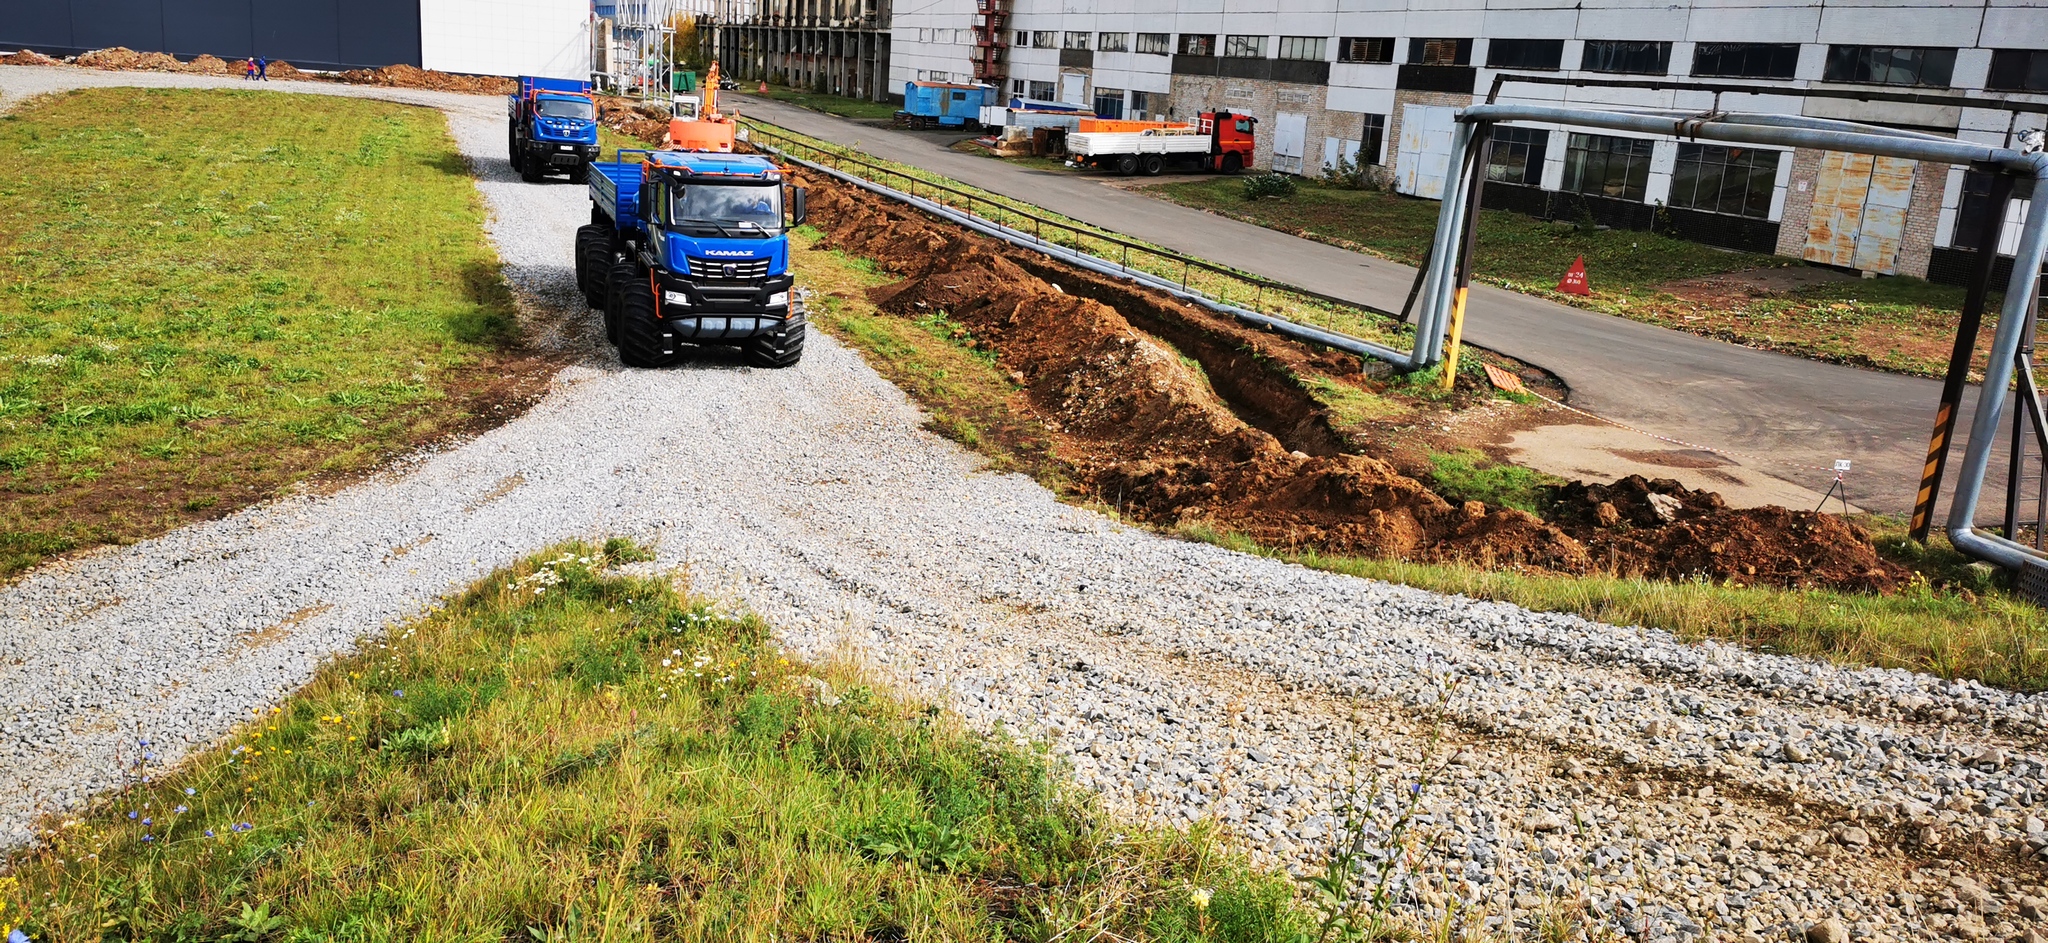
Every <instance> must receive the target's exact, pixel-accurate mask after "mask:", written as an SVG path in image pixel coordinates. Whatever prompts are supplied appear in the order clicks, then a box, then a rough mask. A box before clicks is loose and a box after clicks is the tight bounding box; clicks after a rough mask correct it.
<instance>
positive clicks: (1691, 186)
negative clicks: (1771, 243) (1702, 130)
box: [1671, 143, 1778, 219]
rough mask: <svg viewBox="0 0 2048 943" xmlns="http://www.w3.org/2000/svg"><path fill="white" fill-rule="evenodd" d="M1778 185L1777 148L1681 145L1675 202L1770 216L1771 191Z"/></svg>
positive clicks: (1674, 170) (1673, 183) (1674, 177)
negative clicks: (1771, 149)
mask: <svg viewBox="0 0 2048 943" xmlns="http://www.w3.org/2000/svg"><path fill="white" fill-rule="evenodd" d="M1777 187H1778V152H1777V151H1765V150H1758V149H1756V148H1754V147H1723V146H1721V145H1718V144H1684V143H1681V144H1679V145H1678V163H1677V165H1676V166H1674V167H1673V168H1672V169H1671V205H1672V206H1682V207H1685V208H1686V209H1691V210H1702V211H1705V212H1708V213H1726V214H1728V215H1729V216H1748V217H1751V218H1754V219H1769V218H1770V215H1771V192H1772V191H1773V190H1776V189H1777Z"/></svg>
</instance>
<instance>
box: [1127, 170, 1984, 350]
mask: <svg viewBox="0 0 2048 943" xmlns="http://www.w3.org/2000/svg"><path fill="white" fill-rule="evenodd" d="M1143 192H1148V193H1153V194H1156V195H1158V196H1162V197H1165V198H1167V199H1169V200H1172V201H1174V202H1177V203H1181V204H1184V205H1187V206H1193V207H1198V208H1201V209H1206V210H1210V211H1212V212H1216V213H1220V214H1223V215H1227V216H1231V217H1234V218H1238V219H1242V220H1245V221H1247V222H1252V223H1257V224H1259V225H1261V226H1266V227H1269V228H1272V229H1278V230H1282V231H1284V232H1291V233H1297V234H1301V235H1306V236H1309V237H1310V238H1315V239H1318V240H1320V241H1324V242H1330V243H1333V244H1336V245H1340V246H1344V247H1346V248H1351V249H1357V250H1361V251H1365V252H1370V253H1372V254H1374V255H1378V256H1382V257H1384V258H1389V259H1394V260H1396V261H1400V262H1405V263H1408V264H1417V263H1419V262H1420V261H1421V259H1422V255H1423V253H1424V252H1426V251H1427V250H1428V248H1429V242H1430V239H1431V236H1432V234H1433V233H1434V232H1435V231H1436V222H1437V212H1438V210H1439V208H1440V207H1441V204H1439V203H1437V202H1436V201H1434V200H1419V199H1413V198H1410V197H1404V196H1400V195H1397V194H1393V193H1386V192H1381V191H1376V190H1359V189H1346V188H1341V187H1318V186H1303V187H1300V188H1299V189H1298V190H1297V192H1296V193H1295V195H1294V196H1292V197H1287V198H1284V199H1272V198H1268V199H1262V200H1259V201H1256V202H1252V201H1248V200H1246V199H1245V197H1244V185H1243V183H1242V181H1241V180H1237V179H1215V180H1203V181H1197V182H1191V183H1172V184H1165V185H1161V186H1157V187H1147V188H1144V190H1143ZM1580 256H1584V257H1585V259H1586V269H1587V271H1588V272H1589V273H1590V281H1591V284H1592V287H1593V290H1594V296H1593V297H1592V298H1590V299H1587V298H1579V297H1577V296H1573V295H1563V294H1559V293H1558V292H1556V291H1555V290H1554V289H1555V287H1556V285H1557V281H1558V279H1559V278H1560V277H1561V276H1563V274H1564V272H1565V269H1566V268H1568V267H1569V266H1570V265H1571V263H1572V260H1573V259H1574V258H1577V257H1580ZM1476 258H1477V262H1476V273H1477V276H1478V277H1479V278H1481V279H1483V280H1485V281H1488V282H1492V283H1493V284H1496V285H1500V286H1502V287H1506V288H1510V289H1513V290H1516V291H1521V292H1524V293H1527V294H1533V295H1539V296H1542V297H1546V298H1550V299H1552V300H1555V301H1560V302H1564V303H1566V304H1573V305H1578V306H1580V307H1587V308H1592V309H1594V310H1598V311H1604V312H1606V313H1608V314H1615V315H1621V316H1623V317H1628V318H1632V319H1635V320H1639V321H1646V322H1649V323H1652V324H1661V325H1665V326H1667V327H1674V328H1678V329H1681V330H1686V331H1691V332H1693V333H1697V334H1705V335H1708V336H1713V337H1720V338H1723V339H1726V340H1732V341H1735V342H1738V343H1742V344H1746V345H1749V346H1753V347H1763V348H1767V349H1772V350H1782V351H1785V352H1787V353H1793V354H1799V355H1801V356H1807V357H1813V358H1816V359H1821V360H1829V361H1835V362H1845V363H1855V364H1860V365H1866V366H1874V367H1878V368H1881V369H1887V370H1895V371H1899V372H1904V373H1914V374H1921V375H1928V376H1938V375H1940V373H1941V371H1942V370H1943V369H1944V368H1945V367H1946V366H1947V358H1948V351H1949V347H1950V345H1952V344H1953V343H1954V337H1955V333H1954V332H1955V317H1956V312H1957V310H1958V309H1959V308H1960V307H1961V306H1962V298H1963V291H1962V289H1960V288H1955V287H1951V286H1945V285H1933V284H1929V283H1928V282H1925V281H1922V280H1919V279H1914V278H1883V279H1877V280H1874V281H1873V280H1846V281H1830V282H1827V283H1823V284H1814V285H1802V286H1799V287H1796V288H1791V289H1788V290H1786V291H1782V292H1776V293H1773V294H1771V295H1770V296H1769V297H1756V298H1750V297H1746V295H1745V294H1744V293H1735V294H1734V295H1733V296H1731V294H1730V293H1728V292H1697V291H1693V290H1691V289H1687V290H1685V292H1684V293H1682V294H1674V293H1673V292H1672V290H1671V283H1672V282H1675V281H1679V280H1682V279H1691V278H1699V277H1701V276H1711V275H1723V274H1727V273H1734V272H1744V271H1753V270H1758V269H1779V268H1784V267H1787V266H1797V265H1803V263H1799V262H1796V261H1794V260H1791V259H1785V258H1781V257H1778V256H1771V255H1761V254H1757V253H1753V252H1735V251H1730V250H1726V249H1719V248H1715V247H1713V246H1707V245H1702V244H1700V243H1696V242H1688V241H1685V240H1682V239H1673V238H1669V237H1666V236H1661V235H1657V234H1655V233H1648V232H1631V231H1626V230H1598V229H1591V228H1583V227H1579V226H1575V225H1573V224H1571V223H1569V222H1545V221H1543V220H1538V219H1535V218H1534V217H1530V216H1525V215H1522V214H1520V213H1512V212H1507V211H1504V210H1487V211H1482V212H1481V214H1480V227H1479V246H1478V253H1477V257H1476ZM1989 320H1990V321H1991V322H1995V320H1996V319H1995V318H1992V319H1989ZM1991 330H1992V328H1991V327H1990V326H1989V324H1988V323H1987V326H1986V328H1985V335H1984V337H1985V343H1988V342H1989V337H1990V332H1991Z"/></svg>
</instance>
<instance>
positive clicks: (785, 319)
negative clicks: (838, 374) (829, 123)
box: [576, 151, 805, 367]
mask: <svg viewBox="0 0 2048 943" xmlns="http://www.w3.org/2000/svg"><path fill="white" fill-rule="evenodd" d="M632 155H638V156H639V157H640V158H641V159H640V160H637V161H636V160H628V159H627V158H628V157H629V156H632ZM592 166H593V167H594V169H595V170H596V171H597V172H596V173H594V174H592V175H591V176H590V200H591V222H590V225H588V226H585V227H583V228H582V229H579V230H578V231H577V234H576V276H577V283H578V285H579V286H580V287H582V288H583V290H584V295H585V299H586V300H587V301H588V302H589V303H590V305H591V307H593V308H598V309H600V310H602V311H603V312H604V325H605V336H606V339H607V340H609V341H610V342H611V343H613V344H615V345H616V346H617V347H618V348H619V359H620V360H621V361H622V362H623V363H625V364H626V365H627V366H635V367H656V366H662V365H665V364H668V363H672V362H674V361H675V360H677V359H679V358H680V357H681V356H682V352H683V351H684V350H685V349H686V348H687V347H689V346H707V345H722V346H732V347H738V348H740V350H741V352H742V354H743V356H744V358H745V359H746V361H747V363H749V364H750V365H753V366H757V367H787V366H792V365H794V364H795V363H796V362H797V361H798V360H799V359H801V358H802V356H803V340H804V331H805V318H804V310H803V303H802V299H801V298H800V297H798V295H797V293H796V292H795V279H794V277H793V275H792V272H791V269H790V258H789V239H788V236H787V234H786V233H787V230H788V229H789V228H790V227H793V226H796V225H798V224H800V223H802V222H803V219H804V191H803V190H802V189H800V188H790V187H789V186H788V183H789V181H788V179H787V177H786V176H785V175H784V174H783V172H782V170H781V168H779V167H777V166H776V165H775V164H774V163H773V162H772V161H770V160H768V159H767V158H765V157H760V156H756V155H751V154H719V153H691V152H685V151H621V152H620V153H619V155H618V160H616V161H607V162H598V163H596V164H594V165H592ZM785 197H786V198H785Z"/></svg>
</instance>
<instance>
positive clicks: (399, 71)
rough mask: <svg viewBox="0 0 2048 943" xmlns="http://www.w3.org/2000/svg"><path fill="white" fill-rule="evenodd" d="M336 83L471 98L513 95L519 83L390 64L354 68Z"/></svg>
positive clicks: (341, 75) (505, 79) (493, 77)
mask: <svg viewBox="0 0 2048 943" xmlns="http://www.w3.org/2000/svg"><path fill="white" fill-rule="evenodd" d="M334 78H335V80H336V81H340V82H347V83H349V84H350V85H382V86H385V87H387V88H424V89H430V90H432V91H437V92H466V93H468V94H471V95H510V94H513V93H514V92H517V91H519V83H518V82H515V81H513V80H512V79H508V78H504V77H502V76H496V75H454V74H452V73H448V72H434V71H430V70H427V69H421V68H417V67H415V66H409V65H388V66H385V67H383V68H381V69H351V70H349V71H347V72H340V73H336V74H335V76H334Z"/></svg>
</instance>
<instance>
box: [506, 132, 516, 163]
mask: <svg viewBox="0 0 2048 943" xmlns="http://www.w3.org/2000/svg"><path fill="white" fill-rule="evenodd" d="M505 160H506V161H507V162H508V163H510V164H511V165H512V169H513V170H519V169H520V166H519V139H518V138H517V137H514V136H512V135H509V134H508V135H506V136H505Z"/></svg>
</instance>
